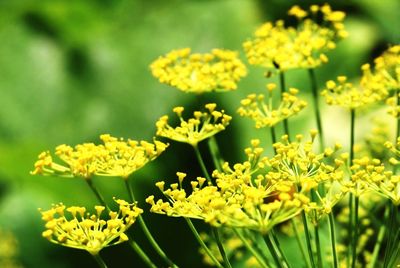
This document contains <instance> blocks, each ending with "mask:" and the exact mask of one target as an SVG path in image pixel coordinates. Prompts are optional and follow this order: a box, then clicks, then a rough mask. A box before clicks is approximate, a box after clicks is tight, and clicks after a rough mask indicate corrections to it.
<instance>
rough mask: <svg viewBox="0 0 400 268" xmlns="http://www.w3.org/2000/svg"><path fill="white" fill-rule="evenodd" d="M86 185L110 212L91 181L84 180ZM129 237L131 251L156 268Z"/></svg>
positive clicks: (149, 265) (151, 267) (152, 267)
mask: <svg viewBox="0 0 400 268" xmlns="http://www.w3.org/2000/svg"><path fill="white" fill-rule="evenodd" d="M86 182H87V184H88V185H89V187H90V189H91V190H92V192H93V193H94V194H95V196H96V197H97V199H98V201H99V202H100V204H101V205H102V206H104V207H105V208H106V209H107V211H108V212H110V211H111V210H110V208H109V207H108V206H107V204H106V202H105V201H104V198H103V197H102V196H101V194H100V192H99V191H98V190H97V188H96V186H95V185H94V184H93V182H92V180H90V179H87V180H86ZM127 235H128V237H129V240H128V241H129V245H130V246H131V247H132V249H133V250H134V251H135V252H136V253H137V254H138V255H139V257H140V258H142V260H143V261H144V262H145V263H146V264H147V266H148V267H150V268H156V267H157V266H156V265H154V263H153V262H152V261H151V260H150V258H149V257H148V256H147V255H146V253H144V251H143V250H142V249H141V248H140V246H139V245H138V244H137V243H136V242H135V241H134V240H133V238H132V236H131V235H130V234H129V233H127Z"/></svg>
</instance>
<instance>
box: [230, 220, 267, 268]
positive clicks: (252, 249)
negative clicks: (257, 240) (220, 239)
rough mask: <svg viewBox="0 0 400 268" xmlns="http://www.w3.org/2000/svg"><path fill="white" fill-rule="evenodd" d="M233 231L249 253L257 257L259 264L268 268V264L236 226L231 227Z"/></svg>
mask: <svg viewBox="0 0 400 268" xmlns="http://www.w3.org/2000/svg"><path fill="white" fill-rule="evenodd" d="M233 231H234V232H235V234H236V235H237V236H238V237H239V238H240V240H241V241H242V242H243V244H244V245H245V247H246V248H247V249H248V250H249V251H250V252H251V254H252V255H253V256H254V257H255V258H256V259H257V262H258V263H259V264H260V265H261V267H263V268H268V267H269V266H268V265H267V264H266V263H265V261H264V259H263V257H262V256H261V255H260V254H259V253H258V252H257V250H256V249H255V248H254V247H253V246H252V245H251V244H250V243H249V241H248V240H247V239H246V238H245V237H244V235H243V234H242V232H241V230H238V229H236V228H233Z"/></svg>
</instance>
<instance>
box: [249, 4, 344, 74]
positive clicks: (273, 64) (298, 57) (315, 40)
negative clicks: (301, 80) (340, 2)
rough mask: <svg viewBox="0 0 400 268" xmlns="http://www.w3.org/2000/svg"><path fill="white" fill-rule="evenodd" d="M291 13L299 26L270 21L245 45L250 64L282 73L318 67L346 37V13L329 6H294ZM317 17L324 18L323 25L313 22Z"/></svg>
mask: <svg viewBox="0 0 400 268" xmlns="http://www.w3.org/2000/svg"><path fill="white" fill-rule="evenodd" d="M288 13H289V15H291V16H295V17H296V18H297V19H298V25H297V27H285V23H284V21H283V20H278V21H277V22H275V23H272V22H267V23H265V24H263V25H262V26H261V27H259V28H258V29H257V30H256V32H255V34H254V38H253V39H251V40H248V41H246V42H244V43H243V47H244V50H245V52H246V56H247V58H248V60H249V63H250V64H253V65H261V66H263V67H266V68H277V69H279V70H281V71H285V70H288V69H293V68H315V67H317V66H319V65H321V64H322V63H325V62H327V61H328V57H327V56H326V54H325V52H327V51H329V50H332V49H334V48H335V47H336V44H335V41H336V40H337V39H339V38H344V37H346V36H347V32H346V31H345V30H344V24H343V20H344V18H345V13H344V12H341V11H333V10H332V9H331V7H330V6H329V5H328V4H325V5H323V6H317V5H312V6H311V7H310V10H309V11H305V10H303V9H301V8H300V7H299V6H294V7H292V8H291V9H290V10H289V12H288ZM317 17H322V24H321V25H319V24H318V23H317V22H315V21H313V18H315V19H316V18H317Z"/></svg>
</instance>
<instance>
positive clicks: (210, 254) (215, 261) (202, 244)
mask: <svg viewBox="0 0 400 268" xmlns="http://www.w3.org/2000/svg"><path fill="white" fill-rule="evenodd" d="M184 219H185V220H186V222H187V224H188V225H189V228H190V230H191V231H192V233H193V235H194V237H195V238H196V240H197V242H199V244H200V246H201V247H202V248H203V249H204V251H205V252H206V253H207V255H208V256H209V257H210V258H211V260H212V261H213V262H214V264H215V265H216V266H217V267H220V268H222V267H223V266H222V265H221V264H220V263H219V261H218V260H217V258H216V257H215V256H214V254H213V253H212V252H211V250H210V249H209V248H208V247H207V245H206V244H205V243H204V241H203V239H201V237H200V235H199V233H198V232H197V230H196V228H195V227H194V225H193V223H192V221H191V220H190V219H188V218H184Z"/></svg>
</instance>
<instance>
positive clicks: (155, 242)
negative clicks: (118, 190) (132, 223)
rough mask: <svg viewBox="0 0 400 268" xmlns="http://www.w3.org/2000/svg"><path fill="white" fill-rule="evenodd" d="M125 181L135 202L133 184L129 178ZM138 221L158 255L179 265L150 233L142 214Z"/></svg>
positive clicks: (170, 263) (171, 263)
mask: <svg viewBox="0 0 400 268" xmlns="http://www.w3.org/2000/svg"><path fill="white" fill-rule="evenodd" d="M124 182H125V187H126V189H127V190H128V193H129V197H130V200H131V202H133V203H135V202H136V199H135V196H134V194H133V189H132V186H131V184H130V183H129V180H128V179H124ZM138 221H139V225H140V227H141V228H142V230H143V233H144V235H145V236H146V238H147V239H148V240H149V242H150V244H151V246H152V247H153V248H154V250H155V251H156V252H157V254H158V255H160V257H161V258H162V259H163V260H164V261H165V262H166V263H167V264H168V265H169V266H170V267H178V266H177V265H176V264H174V263H173V262H172V261H171V260H170V259H169V258H168V256H167V254H165V252H164V251H163V250H162V249H161V247H160V246H159V245H158V243H157V241H156V240H155V239H154V237H153V235H152V234H151V233H150V230H149V228H148V227H147V225H146V223H145V221H144V219H143V217H142V216H141V215H139V216H138Z"/></svg>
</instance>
